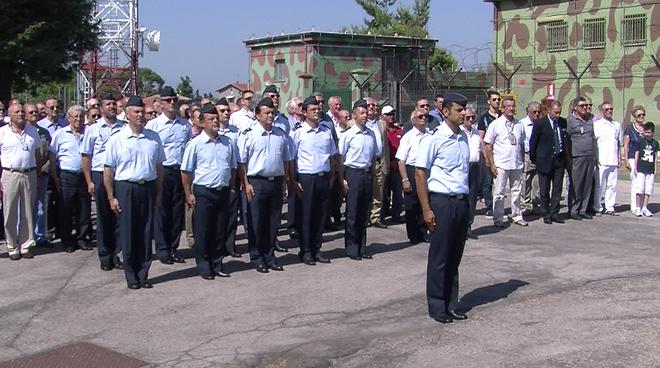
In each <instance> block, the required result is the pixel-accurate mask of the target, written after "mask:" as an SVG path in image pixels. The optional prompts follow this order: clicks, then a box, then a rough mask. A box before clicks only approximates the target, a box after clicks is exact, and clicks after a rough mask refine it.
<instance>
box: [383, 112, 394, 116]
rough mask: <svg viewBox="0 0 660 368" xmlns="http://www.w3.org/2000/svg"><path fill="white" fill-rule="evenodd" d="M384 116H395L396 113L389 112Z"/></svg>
mask: <svg viewBox="0 0 660 368" xmlns="http://www.w3.org/2000/svg"><path fill="white" fill-rule="evenodd" d="M383 115H387V116H394V113H393V112H388V113H387V114H383Z"/></svg>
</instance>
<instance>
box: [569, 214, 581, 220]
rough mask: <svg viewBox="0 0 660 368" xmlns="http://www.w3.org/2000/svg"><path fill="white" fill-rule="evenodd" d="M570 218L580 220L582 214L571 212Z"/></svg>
mask: <svg viewBox="0 0 660 368" xmlns="http://www.w3.org/2000/svg"><path fill="white" fill-rule="evenodd" d="M571 220H576V221H582V216H580V215H578V214H574V213H571Z"/></svg>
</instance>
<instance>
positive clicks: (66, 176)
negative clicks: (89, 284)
mask: <svg viewBox="0 0 660 368" xmlns="http://www.w3.org/2000/svg"><path fill="white" fill-rule="evenodd" d="M67 116H68V118H69V125H68V126H66V127H64V128H62V129H58V130H57V131H56V132H55V135H54V136H53V141H52V142H51V144H50V151H51V152H52V153H53V155H54V157H55V159H54V160H53V161H51V170H52V171H59V177H58V178H57V179H56V183H57V184H56V187H58V188H60V201H59V206H58V211H57V212H58V219H59V220H60V221H59V222H60V224H59V230H60V237H61V239H62V245H63V246H64V249H65V251H66V252H67V253H71V252H73V251H74V250H75V249H76V247H78V248H80V249H82V250H92V247H90V246H89V244H87V239H86V238H85V237H86V236H87V234H88V233H89V231H90V230H89V228H90V227H91V221H90V217H91V212H92V202H91V200H90V197H89V192H88V191H87V184H86V183H85V176H84V175H83V171H82V163H81V160H82V158H81V156H80V146H81V144H82V142H83V136H84V133H85V124H84V123H83V121H84V119H85V118H84V116H85V110H84V109H83V107H82V106H78V105H76V106H71V107H70V108H69V110H68V111H67ZM56 162H57V163H56ZM56 169H59V170H56ZM74 219H75V220H76V221H75V224H76V236H75V237H73V235H71V230H72V229H71V228H72V225H73V224H74Z"/></svg>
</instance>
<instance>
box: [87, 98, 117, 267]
mask: <svg viewBox="0 0 660 368" xmlns="http://www.w3.org/2000/svg"><path fill="white" fill-rule="evenodd" d="M101 114H103V116H102V117H101V118H100V119H99V120H98V123H96V124H93V125H91V126H89V127H88V128H87V129H85V135H84V136H83V141H82V146H81V147H80V154H81V155H82V157H81V164H82V170H83V174H84V175H85V181H86V182H87V192H88V193H89V195H90V196H94V198H95V200H96V202H95V203H96V248H97V251H98V255H99V261H100V263H101V269H102V270H103V271H110V270H112V269H113V268H119V269H121V268H122V267H123V266H122V263H121V261H120V260H119V256H118V253H119V251H120V250H121V249H120V246H119V245H118V243H117V236H118V225H117V219H116V218H115V216H114V215H113V213H112V210H111V209H110V203H109V202H108V195H107V193H106V192H105V185H103V167H104V165H105V154H106V145H107V143H108V139H110V137H111V136H113V135H114V134H117V133H118V132H119V131H120V130H121V129H123V128H124V126H125V122H124V121H123V120H119V119H117V104H116V102H115V99H114V97H113V96H112V95H111V94H110V93H105V94H103V95H102V96H101Z"/></svg>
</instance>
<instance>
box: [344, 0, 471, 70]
mask: <svg viewBox="0 0 660 368" xmlns="http://www.w3.org/2000/svg"><path fill="white" fill-rule="evenodd" d="M355 1H356V2H357V3H358V5H360V6H361V7H362V9H363V10H364V11H365V13H367V15H368V16H369V17H368V18H365V19H364V26H362V27H360V26H353V27H351V28H350V29H351V30H352V31H353V32H355V33H361V34H376V35H383V36H395V35H396V36H405V37H418V38H427V37H429V32H428V28H427V25H428V23H429V19H430V13H429V8H430V5H431V0H414V2H413V4H412V8H410V7H405V6H402V5H399V6H398V7H397V8H396V11H395V12H390V8H392V7H393V6H394V5H395V4H396V0H355ZM436 65H440V66H442V68H443V69H445V70H454V69H455V68H456V66H457V65H458V61H457V60H456V59H455V58H454V57H453V56H452V55H451V53H450V52H449V51H447V50H445V49H442V48H436V49H435V50H434V52H433V54H432V55H431V57H430V58H429V67H430V68H433V67H435V66H436Z"/></svg>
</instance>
